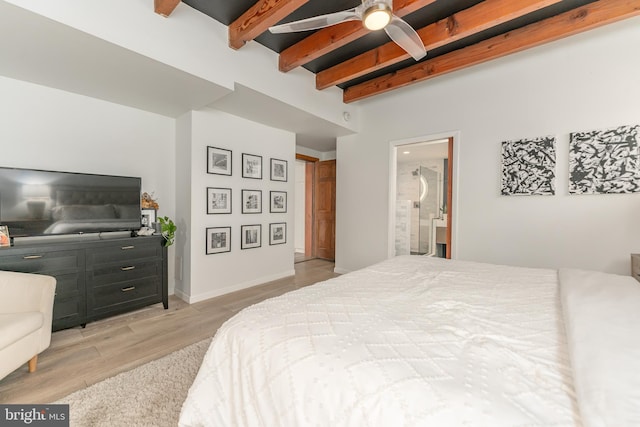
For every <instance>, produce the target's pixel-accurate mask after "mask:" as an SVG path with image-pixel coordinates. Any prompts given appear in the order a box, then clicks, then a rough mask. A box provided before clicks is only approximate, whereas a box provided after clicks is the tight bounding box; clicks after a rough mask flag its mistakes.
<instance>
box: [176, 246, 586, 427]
mask: <svg viewBox="0 0 640 427" xmlns="http://www.w3.org/2000/svg"><path fill="white" fill-rule="evenodd" d="M558 292H559V289H558V279H557V272H556V271H555V270H540V269H526V268H515V267H504V266H494V265H489V264H480V263H472V262H462V261H445V260H440V259H436V258H429V257H414V256H402V257H397V258H394V259H391V260H388V261H385V262H382V263H380V264H377V265H374V266H372V267H369V268H366V269H364V270H360V271H357V272H354V273H350V274H347V275H344V276H340V277H337V278H335V279H332V280H329V281H326V282H322V283H319V284H316V285H313V286H310V287H307V288H303V289H300V290H297V291H294V292H290V293H287V294H285V295H282V296H280V297H277V298H273V299H270V300H267V301H264V302H262V303H260V304H256V305H254V306H251V307H249V308H247V309H245V310H243V311H242V312H241V313H239V315H237V316H235V317H234V318H232V319H230V320H229V321H228V322H227V323H225V324H224V325H223V326H222V327H221V328H220V329H219V331H218V333H217V334H216V336H215V338H214V340H213V342H212V344H211V347H210V348H209V350H208V352H207V354H206V356H205V358H204V361H203V363H202V367H201V369H200V372H199V373H198V376H197V378H196V379H195V382H194V384H193V386H192V387H191V390H190V392H189V396H188V398H187V400H186V402H185V404H184V406H183V410H182V414H181V419H180V425H182V426H204V425H206V426H302V425H309V426H314V425H318V426H390V425H394V426H425V425H433V426H464V425H469V426H491V427H497V426H528V427H532V426H581V425H582V424H581V420H580V416H579V413H578V410H577V404H576V400H575V392H574V388H573V383H572V373H571V366H570V361H569V356H568V354H567V343H566V338H565V334H564V329H563V322H562V315H561V310H560V308H559V304H560V302H559V301H560V299H559V296H558Z"/></svg>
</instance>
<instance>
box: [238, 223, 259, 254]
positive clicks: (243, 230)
mask: <svg viewBox="0 0 640 427" xmlns="http://www.w3.org/2000/svg"><path fill="white" fill-rule="evenodd" d="M240 234H241V236H240V248H241V249H253V248H259V247H260V246H262V225H260V224H253V225H243V226H242V227H240Z"/></svg>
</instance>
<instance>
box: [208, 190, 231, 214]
mask: <svg viewBox="0 0 640 427" xmlns="http://www.w3.org/2000/svg"><path fill="white" fill-rule="evenodd" d="M230 213H231V189H230V188H217V187H207V214H230Z"/></svg>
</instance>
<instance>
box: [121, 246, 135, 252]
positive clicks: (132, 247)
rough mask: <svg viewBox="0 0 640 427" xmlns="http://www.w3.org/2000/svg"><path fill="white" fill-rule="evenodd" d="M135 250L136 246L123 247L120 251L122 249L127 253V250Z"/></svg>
mask: <svg viewBox="0 0 640 427" xmlns="http://www.w3.org/2000/svg"><path fill="white" fill-rule="evenodd" d="M134 248H135V246H134V245H131V246H123V247H121V248H120V249H122V250H123V251H126V250H128V249H134Z"/></svg>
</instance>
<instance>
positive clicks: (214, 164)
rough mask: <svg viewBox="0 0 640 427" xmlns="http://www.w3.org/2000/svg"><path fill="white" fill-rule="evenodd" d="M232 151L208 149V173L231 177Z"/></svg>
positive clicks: (216, 148)
mask: <svg viewBox="0 0 640 427" xmlns="http://www.w3.org/2000/svg"><path fill="white" fill-rule="evenodd" d="M231 155H232V153H231V150H225V149H224V148H218V147H207V173H212V174H216V175H231V164H232V163H231V160H232V158H231Z"/></svg>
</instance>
